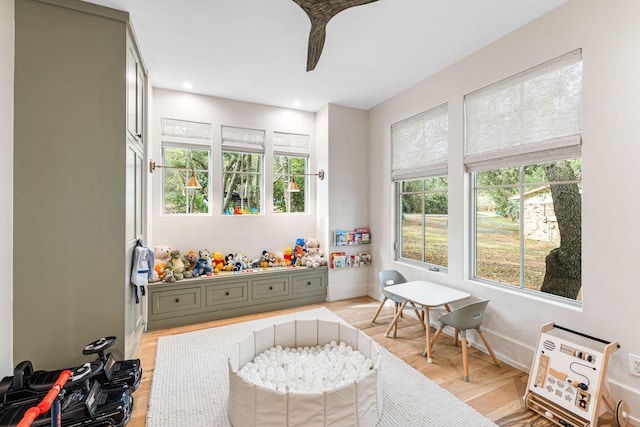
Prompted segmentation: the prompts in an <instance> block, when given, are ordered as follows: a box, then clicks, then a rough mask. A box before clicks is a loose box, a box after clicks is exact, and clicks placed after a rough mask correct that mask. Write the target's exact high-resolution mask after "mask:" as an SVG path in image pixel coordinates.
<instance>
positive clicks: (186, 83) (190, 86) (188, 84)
mask: <svg viewBox="0 0 640 427" xmlns="http://www.w3.org/2000/svg"><path fill="white" fill-rule="evenodd" d="M182 87H183V88H185V89H193V85H192V84H191V83H189V82H184V83H182Z"/></svg>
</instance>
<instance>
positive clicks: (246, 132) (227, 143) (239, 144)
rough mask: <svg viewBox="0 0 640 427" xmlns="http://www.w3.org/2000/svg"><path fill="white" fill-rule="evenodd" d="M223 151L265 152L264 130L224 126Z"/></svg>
mask: <svg viewBox="0 0 640 427" xmlns="http://www.w3.org/2000/svg"><path fill="white" fill-rule="evenodd" d="M222 151H238V152H243V153H254V154H264V131H263V130H258V129H245V128H237V127H232V126H222Z"/></svg>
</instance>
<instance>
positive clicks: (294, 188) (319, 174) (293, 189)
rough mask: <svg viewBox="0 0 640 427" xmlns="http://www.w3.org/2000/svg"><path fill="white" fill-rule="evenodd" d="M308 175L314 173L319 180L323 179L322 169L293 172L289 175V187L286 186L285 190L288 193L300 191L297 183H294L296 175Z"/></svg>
mask: <svg viewBox="0 0 640 427" xmlns="http://www.w3.org/2000/svg"><path fill="white" fill-rule="evenodd" d="M309 175H314V176H317V177H318V178H320V180H321V181H322V180H323V179H324V170H322V169H320V170H319V171H318V172H317V173H294V174H292V175H291V182H290V183H289V187H288V188H287V191H288V192H289V193H297V192H298V191H300V187H298V184H296V178H295V177H296V176H309Z"/></svg>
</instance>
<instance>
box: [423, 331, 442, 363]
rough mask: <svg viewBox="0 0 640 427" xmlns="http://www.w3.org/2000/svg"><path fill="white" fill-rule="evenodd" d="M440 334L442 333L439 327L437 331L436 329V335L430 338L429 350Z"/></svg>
mask: <svg viewBox="0 0 640 427" xmlns="http://www.w3.org/2000/svg"><path fill="white" fill-rule="evenodd" d="M441 333H442V327H439V328H438V329H436V333H435V334H433V338H431V348H433V346H434V344H435V343H436V341H437V340H438V337H439V336H440V334H441ZM423 356H426V354H423Z"/></svg>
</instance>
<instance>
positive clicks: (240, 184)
mask: <svg viewBox="0 0 640 427" xmlns="http://www.w3.org/2000/svg"><path fill="white" fill-rule="evenodd" d="M263 163H264V131H262V130H256V129H243V128H236V127H231V126H223V127H222V169H223V173H222V188H223V189H224V191H223V194H222V212H223V213H224V214H227V215H243V214H260V213H261V212H262V200H263V185H262V180H263V178H262V177H263Z"/></svg>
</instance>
